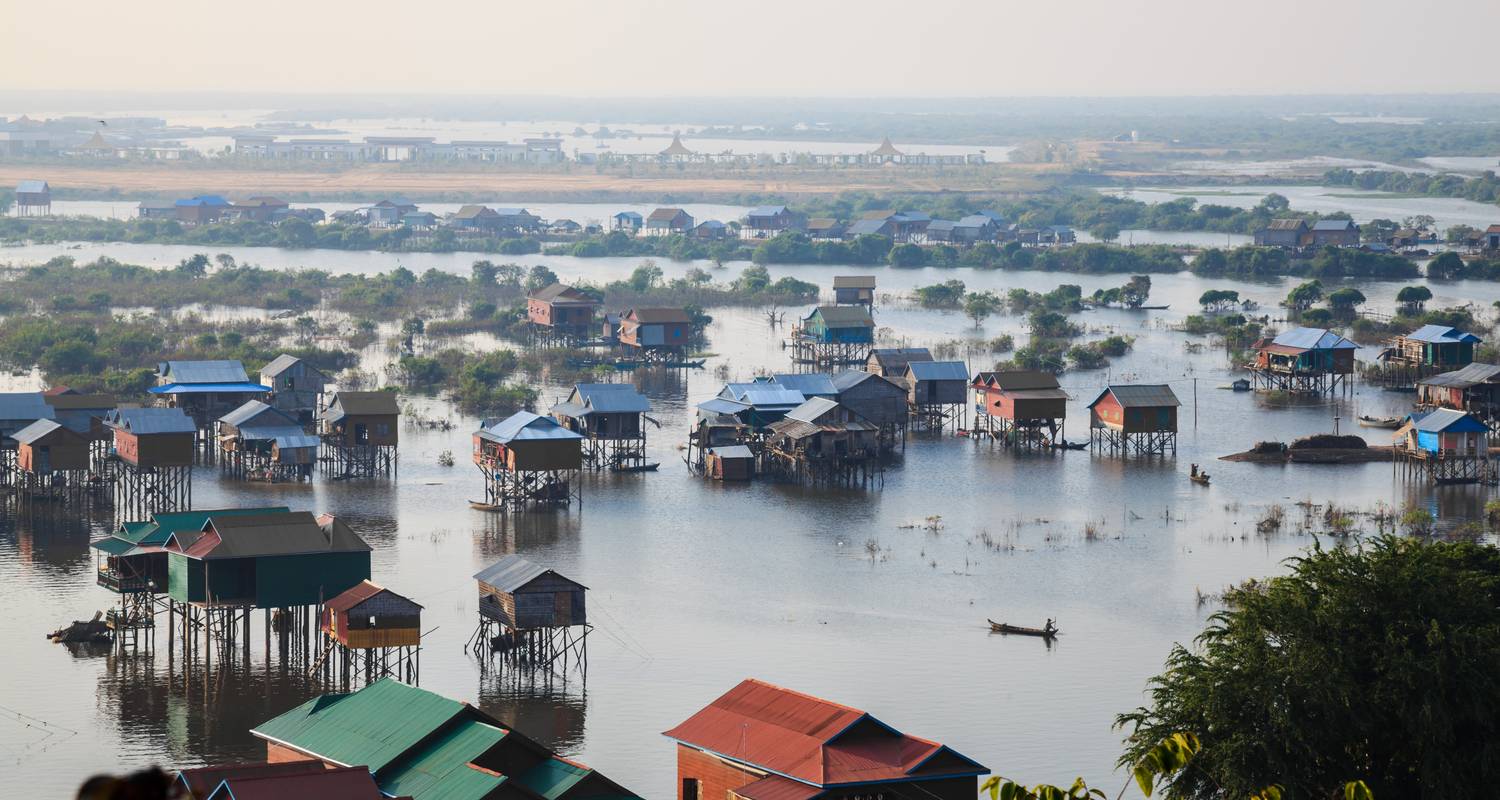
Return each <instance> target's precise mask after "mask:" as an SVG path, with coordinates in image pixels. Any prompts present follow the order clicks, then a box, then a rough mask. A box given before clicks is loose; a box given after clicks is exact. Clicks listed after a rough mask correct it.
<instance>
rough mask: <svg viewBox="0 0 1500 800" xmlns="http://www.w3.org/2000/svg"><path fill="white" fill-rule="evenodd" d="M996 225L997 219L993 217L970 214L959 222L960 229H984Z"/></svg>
mask: <svg viewBox="0 0 1500 800" xmlns="http://www.w3.org/2000/svg"><path fill="white" fill-rule="evenodd" d="M996 223H997V220H996V218H995V217H991V216H989V215H987V214H970V215H969V216H967V217H963V218H961V219H959V221H958V227H960V228H983V227H986V226H990V225H995V224H996Z"/></svg>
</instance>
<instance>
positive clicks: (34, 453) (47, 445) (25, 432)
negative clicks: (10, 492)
mask: <svg viewBox="0 0 1500 800" xmlns="http://www.w3.org/2000/svg"><path fill="white" fill-rule="evenodd" d="M13 438H14V439H15V440H16V444H17V449H16V469H17V472H16V478H17V480H16V481H15V490H16V493H17V496H18V497H20V498H21V500H22V501H23V502H31V501H43V500H45V501H54V502H62V503H67V504H69V505H70V506H73V507H82V506H83V505H84V504H85V502H86V501H87V500H88V499H89V496H90V492H89V489H90V482H89V440H88V439H85V438H84V437H83V436H81V435H79V434H78V433H76V432H74V431H73V430H71V429H69V428H67V427H65V426H64V425H62V424H61V423H59V422H57V421H56V420H50V419H39V420H37V421H36V422H33V423H31V424H30V425H27V426H26V427H24V428H22V429H21V430H19V431H16V432H15V434H14V435H13Z"/></svg>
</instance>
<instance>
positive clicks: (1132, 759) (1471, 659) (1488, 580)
mask: <svg viewBox="0 0 1500 800" xmlns="http://www.w3.org/2000/svg"><path fill="white" fill-rule="evenodd" d="M1287 564H1288V567H1289V568H1290V573H1289V574H1287V575H1285V576H1282V577H1276V578H1271V579H1269V580H1267V581H1261V582H1251V583H1247V584H1245V585H1244V586H1241V587H1239V588H1237V589H1233V590H1231V591H1229V592H1228V593H1227V594H1226V596H1225V598H1224V610H1223V611H1220V612H1219V613H1217V614H1215V615H1214V616H1213V617H1212V618H1211V619H1210V621H1209V624H1208V627H1207V629H1206V630H1205V631H1204V632H1203V633H1202V634H1201V635H1200V636H1199V637H1198V639H1197V640H1196V642H1195V644H1194V646H1193V647H1191V648H1187V647H1183V646H1180V645H1179V646H1177V647H1174V648H1173V649H1172V652H1171V654H1170V655H1169V657H1168V659H1167V664H1166V670H1165V671H1164V672H1163V673H1162V674H1160V675H1158V676H1157V677H1156V678H1154V679H1152V680H1151V682H1150V687H1149V700H1148V703H1147V705H1146V706H1145V707H1142V708H1140V709H1137V710H1135V711H1133V712H1130V713H1127V714H1122V715H1120V716H1119V718H1118V724H1119V725H1121V726H1122V727H1124V728H1126V729H1128V731H1129V734H1128V737H1127V739H1126V750H1125V753H1124V755H1123V756H1122V757H1121V758H1120V762H1119V763H1120V765H1121V766H1122V767H1126V768H1129V767H1130V766H1131V765H1133V764H1136V763H1137V762H1139V760H1140V759H1141V758H1142V756H1143V754H1144V753H1146V752H1148V751H1149V749H1150V748H1152V747H1153V746H1154V745H1155V743H1156V742H1158V741H1160V740H1161V739H1162V738H1163V737H1165V736H1167V735H1170V734H1172V733H1175V732H1178V731H1192V732H1195V733H1196V734H1197V735H1198V736H1199V737H1200V738H1201V739H1202V745H1203V749H1202V751H1201V752H1200V753H1199V754H1198V755H1197V756H1196V758H1195V759H1194V768H1193V769H1190V770H1185V771H1183V772H1180V773H1178V774H1176V775H1174V776H1172V777H1171V778H1170V779H1169V780H1168V782H1167V783H1166V790H1167V791H1166V794H1167V796H1169V797H1174V798H1187V799H1190V800H1196V799H1197V798H1203V799H1204V800H1207V799H1208V798H1215V799H1217V798H1233V797H1248V796H1251V795H1252V794H1254V793H1256V792H1259V791H1261V790H1262V789H1263V787H1267V786H1270V785H1272V784H1278V785H1280V786H1281V787H1282V788H1283V789H1284V791H1285V796H1286V797H1289V798H1290V797H1297V798H1328V797H1333V796H1335V793H1339V794H1340V795H1342V792H1343V791H1344V789H1343V787H1344V786H1345V781H1348V780H1350V779H1351V778H1355V777H1359V778H1363V779H1364V782H1365V783H1366V784H1368V789H1369V790H1373V792H1374V795H1375V796H1377V797H1390V798H1396V797H1401V798H1417V797H1483V796H1489V794H1490V792H1491V791H1492V790H1493V787H1495V786H1496V785H1497V782H1500V758H1497V757H1496V756H1497V754H1500V715H1497V714H1496V713H1495V709H1496V708H1500V681H1496V680H1495V679H1494V665H1495V663H1496V659H1500V550H1497V549H1495V548H1493V547H1489V546H1486V545H1479V544H1473V543H1466V542H1442V541H1426V540H1420V539H1408V538H1402V537H1395V536H1384V537H1380V538H1377V539H1373V540H1366V541H1363V542H1357V543H1355V544H1353V545H1341V546H1339V547H1336V548H1332V549H1328V550H1324V549H1323V548H1321V547H1320V546H1317V545H1315V546H1314V547H1313V548H1312V549H1311V550H1310V551H1308V552H1307V553H1306V554H1305V555H1303V556H1300V557H1297V558H1293V559H1291V560H1289V561H1288V562H1287Z"/></svg>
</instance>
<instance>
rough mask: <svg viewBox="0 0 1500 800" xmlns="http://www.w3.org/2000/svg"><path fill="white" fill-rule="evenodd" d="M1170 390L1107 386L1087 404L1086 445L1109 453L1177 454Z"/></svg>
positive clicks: (1156, 386) (1173, 400)
mask: <svg viewBox="0 0 1500 800" xmlns="http://www.w3.org/2000/svg"><path fill="white" fill-rule="evenodd" d="M1181 405H1182V403H1181V402H1179V401H1178V399H1177V394H1176V393H1175V392H1173V391H1172V387H1170V386H1168V385H1166V384H1164V383H1162V384H1141V385H1129V386H1128V385H1124V384H1110V385H1109V386H1106V387H1105V388H1104V391H1102V392H1100V393H1099V396H1097V397H1095V398H1094V400H1093V402H1091V403H1089V406H1088V407H1089V444H1090V445H1091V446H1093V447H1096V448H1099V449H1101V450H1108V451H1109V452H1110V453H1122V454H1133V455H1163V454H1165V453H1166V452H1167V451H1168V450H1171V451H1172V452H1174V453H1175V452H1177V409H1178V408H1179V407H1180V406H1181Z"/></svg>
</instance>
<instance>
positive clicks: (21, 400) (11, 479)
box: [0, 392, 56, 487]
mask: <svg viewBox="0 0 1500 800" xmlns="http://www.w3.org/2000/svg"><path fill="white" fill-rule="evenodd" d="M55 418H56V414H55V413H54V412H53V411H52V407H51V406H49V405H47V402H46V400H45V399H44V398H43V397H42V394H41V392H4V393H0V487H7V486H14V485H15V484H16V480H17V478H16V450H17V448H18V447H19V445H17V443H16V440H15V435H16V434H17V433H18V432H20V431H21V430H22V429H23V428H25V427H26V426H28V425H30V424H31V423H33V422H36V421H37V420H39V419H55Z"/></svg>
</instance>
